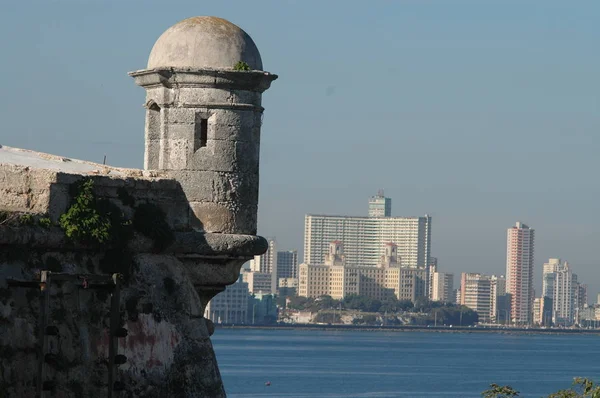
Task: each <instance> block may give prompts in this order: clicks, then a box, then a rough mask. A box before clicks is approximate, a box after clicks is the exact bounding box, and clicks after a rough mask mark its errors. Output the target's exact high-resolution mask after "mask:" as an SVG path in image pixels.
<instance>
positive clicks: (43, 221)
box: [38, 217, 52, 229]
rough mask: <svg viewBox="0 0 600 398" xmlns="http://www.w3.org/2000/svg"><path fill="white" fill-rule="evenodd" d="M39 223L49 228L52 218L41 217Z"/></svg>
mask: <svg viewBox="0 0 600 398" xmlns="http://www.w3.org/2000/svg"><path fill="white" fill-rule="evenodd" d="M38 224H39V225H40V227H42V228H44V229H48V228H50V227H51V226H52V220H51V219H50V217H40V219H39V220H38Z"/></svg>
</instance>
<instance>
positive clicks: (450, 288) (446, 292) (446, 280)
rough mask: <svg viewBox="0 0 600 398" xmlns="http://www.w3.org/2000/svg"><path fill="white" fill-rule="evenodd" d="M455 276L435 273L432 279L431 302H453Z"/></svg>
mask: <svg viewBox="0 0 600 398" xmlns="http://www.w3.org/2000/svg"><path fill="white" fill-rule="evenodd" d="M453 293H454V274H448V273H445V272H434V273H433V274H432V277H431V300H433V301H442V302H453V301H454V298H455V297H452V296H453Z"/></svg>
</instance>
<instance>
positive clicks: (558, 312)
mask: <svg viewBox="0 0 600 398" xmlns="http://www.w3.org/2000/svg"><path fill="white" fill-rule="evenodd" d="M554 275H555V276H554V297H553V298H552V303H553V310H554V317H553V321H554V323H555V324H556V325H567V326H568V325H571V324H573V321H574V320H575V308H576V306H577V303H576V296H577V289H578V288H579V285H578V284H577V275H575V274H574V273H573V272H572V271H571V267H570V266H569V263H568V262H566V261H565V262H561V263H560V264H559V265H558V266H557V268H556V271H555V272H554Z"/></svg>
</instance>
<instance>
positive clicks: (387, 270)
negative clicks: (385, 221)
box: [298, 241, 427, 301]
mask: <svg viewBox="0 0 600 398" xmlns="http://www.w3.org/2000/svg"><path fill="white" fill-rule="evenodd" d="M426 278H427V271H426V270H425V269H424V268H411V267H401V264H400V261H399V259H398V255H397V246H396V245H395V244H393V243H388V244H386V247H385V253H384V255H383V256H381V258H380V261H379V264H378V265H377V267H360V266H349V265H347V264H346V257H345V256H344V254H343V244H342V242H341V241H333V242H331V243H330V245H329V250H328V253H327V255H326V256H325V263H324V264H322V265H312V264H306V263H304V264H300V267H299V278H298V295H299V296H304V297H312V298H315V297H320V296H323V295H329V296H331V297H332V298H334V299H342V298H344V297H346V296H348V295H350V294H359V295H364V296H368V297H371V298H374V299H378V300H385V299H386V298H389V297H391V296H392V295H393V296H395V297H396V298H397V299H398V300H411V301H414V300H415V299H416V298H417V297H424V296H425V294H426V285H427V283H426Z"/></svg>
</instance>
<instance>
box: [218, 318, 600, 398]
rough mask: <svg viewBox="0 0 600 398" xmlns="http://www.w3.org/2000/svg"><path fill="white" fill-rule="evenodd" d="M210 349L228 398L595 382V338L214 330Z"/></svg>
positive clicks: (438, 393) (529, 390)
mask: <svg viewBox="0 0 600 398" xmlns="http://www.w3.org/2000/svg"><path fill="white" fill-rule="evenodd" d="M212 341H213V346H214V350H215V353H216V356H217V360H218V362H219V368H220V370H221V376H222V378H223V382H224V384H225V390H226V391H227V395H228V397H230V398H242V397H282V398H284V397H285V398H309V397H310V398H313V397H324V398H334V397H335V398H338V397H340V398H341V397H373V398H374V397H377V398H381V397H406V398H412V397H432V398H435V397H444V398H448V397H457V398H471V397H473V398H475V397H481V392H482V391H483V390H485V389H486V388H487V387H488V386H489V384H490V383H497V384H501V385H507V384H508V385H511V386H513V387H514V388H515V389H517V390H519V391H520V392H521V396H522V397H526V398H528V397H536V398H539V397H545V396H547V395H548V394H550V393H552V392H555V391H557V390H559V389H563V388H568V387H570V385H571V383H572V381H573V378H574V377H576V376H581V377H589V378H592V379H594V380H600V336H597V335H573V334H571V335H545V334H501V333H436V332H412V331H411V332H384V331H360V330H345V331H330V330H301V329H243V328H239V329H237V328H234V329H221V328H219V329H217V330H216V332H215V334H214V335H213V336H212ZM269 383H270V385H267V384H269Z"/></svg>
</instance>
